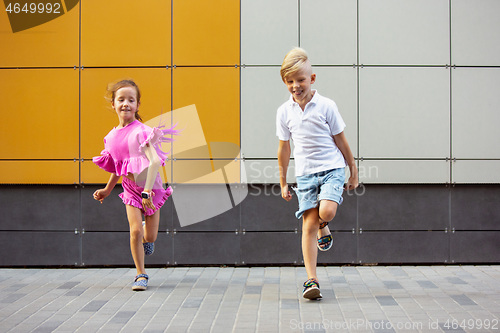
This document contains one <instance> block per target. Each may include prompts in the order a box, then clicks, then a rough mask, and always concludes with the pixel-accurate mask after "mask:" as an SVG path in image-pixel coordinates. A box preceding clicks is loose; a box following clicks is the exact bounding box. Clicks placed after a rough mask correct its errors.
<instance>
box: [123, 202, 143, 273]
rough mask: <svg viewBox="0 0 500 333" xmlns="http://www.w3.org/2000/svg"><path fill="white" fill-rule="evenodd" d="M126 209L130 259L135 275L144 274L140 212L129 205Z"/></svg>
mask: <svg viewBox="0 0 500 333" xmlns="http://www.w3.org/2000/svg"><path fill="white" fill-rule="evenodd" d="M126 207H127V217H128V223H129V226H130V251H131V252H132V258H133V259H134V264H135V268H136V269H137V274H138V275H139V274H145V273H146V270H145V268H144V247H143V246H142V239H143V238H144V229H143V227H142V215H141V211H140V210H139V209H138V208H136V207H133V206H130V205H127V206H126ZM141 279H143V278H141ZM141 279H140V280H141Z"/></svg>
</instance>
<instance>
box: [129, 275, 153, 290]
mask: <svg viewBox="0 0 500 333" xmlns="http://www.w3.org/2000/svg"><path fill="white" fill-rule="evenodd" d="M140 278H144V280H139V279H140ZM148 280H149V276H148V275H147V274H139V275H137V276H136V277H135V280H134V284H133V285H132V290H133V291H144V290H146V289H147V288H148Z"/></svg>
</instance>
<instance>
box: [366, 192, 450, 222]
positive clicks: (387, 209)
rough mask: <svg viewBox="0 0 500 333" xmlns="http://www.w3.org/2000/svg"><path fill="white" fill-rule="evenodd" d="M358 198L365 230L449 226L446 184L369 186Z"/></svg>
mask: <svg viewBox="0 0 500 333" xmlns="http://www.w3.org/2000/svg"><path fill="white" fill-rule="evenodd" d="M358 201H359V207H358V209H359V227H360V228H362V230H363V231H364V230H445V229H446V228H449V188H447V187H446V186H444V185H441V186H439V185H416V186H404V185H391V186H384V185H366V191H365V193H364V195H362V196H359V198H358Z"/></svg>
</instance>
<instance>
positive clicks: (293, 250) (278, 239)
mask: <svg viewBox="0 0 500 333" xmlns="http://www.w3.org/2000/svg"><path fill="white" fill-rule="evenodd" d="M301 253H302V251H301V248H300V233H295V232H246V233H245V234H242V235H241V260H242V264H282V263H287V264H300V263H301V260H302V254H301Z"/></svg>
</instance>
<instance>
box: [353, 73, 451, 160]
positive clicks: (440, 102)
mask: <svg viewBox="0 0 500 333" xmlns="http://www.w3.org/2000/svg"><path fill="white" fill-rule="evenodd" d="M449 75H450V74H449V69H445V68H424V67H418V68H413V67H411V68H393V67H390V68H380V67H375V68H373V67H371V68H361V69H360V73H359V147H360V148H359V156H360V157H374V158H388V157H390V158H401V157H404V158H445V157H449V151H450V134H449V127H450V120H449V114H450V87H449V85H450V83H449Z"/></svg>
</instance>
